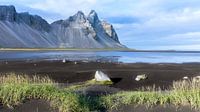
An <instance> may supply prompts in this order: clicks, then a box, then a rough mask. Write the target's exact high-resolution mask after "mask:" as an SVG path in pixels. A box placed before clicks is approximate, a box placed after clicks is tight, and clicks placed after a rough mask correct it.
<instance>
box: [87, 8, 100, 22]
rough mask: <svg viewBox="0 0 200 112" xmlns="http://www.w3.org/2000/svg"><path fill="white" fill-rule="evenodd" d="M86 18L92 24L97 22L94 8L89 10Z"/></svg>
mask: <svg viewBox="0 0 200 112" xmlns="http://www.w3.org/2000/svg"><path fill="white" fill-rule="evenodd" d="M88 20H89V21H90V23H91V24H92V25H94V24H95V23H98V22H99V17H98V15H97V13H96V11H95V10H91V11H90V13H89V15H88Z"/></svg>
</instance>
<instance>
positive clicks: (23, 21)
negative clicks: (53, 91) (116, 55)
mask: <svg viewBox="0 0 200 112" xmlns="http://www.w3.org/2000/svg"><path fill="white" fill-rule="evenodd" d="M0 47H2V48H125V46H124V45H122V44H121V43H120V42H119V39H118V36H117V33H116V31H115V30H114V28H113V26H112V25H111V24H109V23H108V22H106V21H101V20H100V19H99V17H98V15H97V13H96V12H95V11H94V10H92V11H91V12H90V13H89V14H88V15H87V16H86V15H85V14H84V13H83V12H81V11H78V12H77V13H76V14H75V15H73V16H70V17H69V18H68V19H66V20H58V21H55V22H53V23H51V24H49V23H48V22H47V21H46V20H44V19H43V18H42V17H40V16H38V15H31V14H29V13H28V12H22V13H18V12H16V9H15V7H14V6H12V5H11V6H0Z"/></svg>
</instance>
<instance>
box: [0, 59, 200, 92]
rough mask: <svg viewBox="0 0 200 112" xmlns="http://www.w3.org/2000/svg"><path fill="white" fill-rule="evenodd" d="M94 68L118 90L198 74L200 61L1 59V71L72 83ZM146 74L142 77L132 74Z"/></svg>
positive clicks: (84, 78) (87, 77)
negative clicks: (127, 61)
mask: <svg viewBox="0 0 200 112" xmlns="http://www.w3.org/2000/svg"><path fill="white" fill-rule="evenodd" d="M96 70H102V71H103V72H105V73H106V74H108V76H109V77H110V78H111V79H112V80H113V82H114V83H115V84H114V85H113V86H112V87H114V88H117V89H121V90H138V88H141V87H143V86H152V85H156V86H159V87H161V88H162V89H166V88H168V87H169V86H170V85H171V84H172V82H173V81H175V80H180V79H182V78H183V77H184V76H188V77H193V76H197V75H200V63H185V64H148V63H133V64H123V63H97V62H76V63H75V62H66V63H63V62H62V61H34V62H31V61H1V62H0V73H7V72H16V73H26V74H28V75H40V76H44V75H45V76H46V75H48V76H49V77H51V78H52V79H54V80H55V81H56V82H58V83H64V84H73V83H78V82H84V81H87V80H91V79H93V78H94V74H95V71H96ZM140 74H146V75H147V76H148V78H147V79H146V80H144V81H139V82H138V81H135V77H136V76H137V75H140Z"/></svg>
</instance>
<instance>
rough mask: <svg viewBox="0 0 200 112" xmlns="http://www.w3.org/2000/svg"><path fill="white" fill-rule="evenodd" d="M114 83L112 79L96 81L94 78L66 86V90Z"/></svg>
mask: <svg viewBox="0 0 200 112" xmlns="http://www.w3.org/2000/svg"><path fill="white" fill-rule="evenodd" d="M112 84H113V82H112V81H96V80H95V79H92V80H88V81H85V82H83V83H80V84H75V85H71V86H69V87H67V88H65V90H70V91H74V90H77V89H79V88H84V87H88V86H91V85H112Z"/></svg>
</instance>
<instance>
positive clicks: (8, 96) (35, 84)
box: [0, 73, 89, 112]
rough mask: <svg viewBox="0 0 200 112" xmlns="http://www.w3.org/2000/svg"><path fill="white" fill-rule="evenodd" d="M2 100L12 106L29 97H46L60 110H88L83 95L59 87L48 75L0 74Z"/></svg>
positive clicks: (79, 111)
mask: <svg viewBox="0 0 200 112" xmlns="http://www.w3.org/2000/svg"><path fill="white" fill-rule="evenodd" d="M0 79H1V82H0V83H1V84H0V102H1V103H2V104H3V105H4V106H8V107H10V108H12V107H14V106H16V105H19V104H21V103H23V101H25V100H29V99H44V100H46V101H49V102H51V104H52V105H51V106H52V107H53V108H57V109H59V111H60V112H87V111H89V110H88V108H87V106H85V104H83V103H82V102H83V101H81V100H82V99H83V98H82V96H80V95H78V94H75V93H73V92H71V91H66V90H62V89H59V88H58V87H56V86H55V83H54V81H53V80H50V78H48V77H36V76H34V77H29V76H27V75H15V74H14V73H10V74H7V75H3V76H0Z"/></svg>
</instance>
